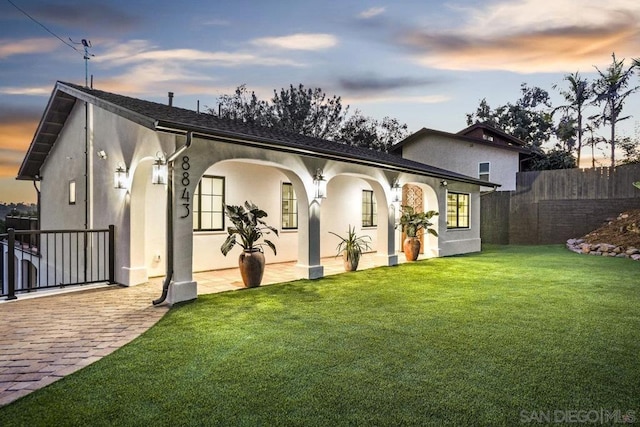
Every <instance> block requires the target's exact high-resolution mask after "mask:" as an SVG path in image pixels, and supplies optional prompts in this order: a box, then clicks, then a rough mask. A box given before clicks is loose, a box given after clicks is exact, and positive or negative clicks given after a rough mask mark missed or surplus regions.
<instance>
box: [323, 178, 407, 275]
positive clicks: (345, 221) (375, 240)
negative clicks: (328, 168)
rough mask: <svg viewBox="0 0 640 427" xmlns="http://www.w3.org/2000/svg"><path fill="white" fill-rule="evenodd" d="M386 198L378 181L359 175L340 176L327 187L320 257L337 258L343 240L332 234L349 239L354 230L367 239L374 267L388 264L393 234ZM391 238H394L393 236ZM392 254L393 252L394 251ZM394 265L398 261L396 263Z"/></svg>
mask: <svg viewBox="0 0 640 427" xmlns="http://www.w3.org/2000/svg"><path fill="white" fill-rule="evenodd" d="M388 204H389V203H388V200H387V195H386V194H385V192H384V190H383V188H382V186H381V185H380V183H379V182H377V181H375V180H373V179H371V178H370V177H368V176H364V175H360V174H350V173H347V174H338V175H336V176H334V177H333V178H331V179H330V180H329V182H328V184H327V198H326V199H324V200H323V201H322V205H321V229H320V241H321V254H322V257H333V256H336V255H338V254H337V253H336V249H337V248H336V247H337V245H338V243H339V242H340V239H339V238H338V237H336V236H334V235H333V234H331V233H330V232H333V233H336V234H338V235H340V236H343V237H344V236H346V234H347V232H348V230H349V228H350V227H351V228H353V229H355V231H356V234H357V235H358V236H366V238H367V241H368V242H369V249H368V250H367V251H366V252H370V253H376V257H375V258H372V262H373V264H372V265H371V266H373V265H389V262H390V261H389V255H393V256H394V259H395V255H394V254H388V253H387V252H388V251H389V249H388V248H389V243H390V240H392V237H393V233H389V228H390V227H391V228H392V227H393V223H392V222H390V219H389V209H388ZM390 236H391V237H390ZM392 252H393V250H392ZM393 264H395V261H393Z"/></svg>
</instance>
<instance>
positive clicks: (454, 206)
mask: <svg viewBox="0 0 640 427" xmlns="http://www.w3.org/2000/svg"><path fill="white" fill-rule="evenodd" d="M447 228H450V229H451V228H469V195H468V194H464V193H451V192H450V193H448V194H447Z"/></svg>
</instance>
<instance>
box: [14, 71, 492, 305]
mask: <svg viewBox="0 0 640 427" xmlns="http://www.w3.org/2000/svg"><path fill="white" fill-rule="evenodd" d="M164 165H166V166H167V168H168V180H164V179H162V177H161V175H154V172H158V171H159V170H161V166H164ZM85 177H86V178H85ZM152 178H153V179H152ZM18 179H22V180H33V181H34V182H37V183H38V184H39V186H40V216H41V228H42V229H43V230H47V229H70V228H79V227H80V225H81V224H84V227H85V228H87V229H94V228H105V227H107V226H109V225H114V226H115V242H116V243H115V246H116V249H115V254H114V256H115V266H116V267H115V269H116V271H115V273H114V274H115V281H116V282H118V283H121V284H124V285H135V284H139V283H144V282H146V281H148V279H149V277H154V276H163V275H167V278H168V279H167V281H166V282H165V283H167V290H168V295H167V299H168V302H169V303H171V304H173V303H176V302H180V301H186V300H191V299H194V298H196V295H197V283H196V281H194V276H193V273H194V272H198V271H206V270H216V269H222V268H229V267H235V266H237V255H238V254H239V249H238V248H236V249H234V252H232V253H231V254H230V256H228V257H224V256H223V255H222V254H221V252H220V246H221V244H222V242H223V241H224V240H225V238H226V235H227V233H226V227H227V226H228V223H227V221H226V220H225V217H224V214H223V205H224V204H230V205H239V204H243V203H244V201H246V200H250V201H252V202H254V203H255V204H257V205H258V206H259V207H260V208H262V209H263V210H265V211H266V212H267V213H268V214H269V216H268V218H266V220H267V222H268V223H269V225H272V226H275V227H277V228H278V229H279V231H280V233H279V234H280V236H279V238H277V239H275V243H276V245H277V248H278V253H277V256H273V254H270V253H269V254H267V263H277V262H287V261H295V262H296V267H295V268H296V272H297V274H298V276H299V277H300V278H311V279H314V278H319V277H322V276H323V266H322V258H323V257H328V256H333V255H334V248H335V246H336V243H337V242H336V240H335V236H332V235H331V234H330V233H329V232H330V231H333V232H337V233H343V232H345V231H346V230H347V228H348V226H349V225H352V226H356V229H357V232H358V234H363V235H368V236H370V237H371V239H372V249H373V250H374V251H375V253H376V259H377V263H378V264H379V265H395V264H397V262H398V254H397V252H398V249H397V248H399V247H401V245H400V244H399V243H400V239H401V236H400V232H399V231H397V230H396V229H395V224H396V217H397V215H398V212H399V206H400V203H404V204H410V205H413V206H414V207H416V208H417V209H419V210H425V211H426V210H436V211H438V212H440V215H439V216H438V217H436V218H437V222H438V223H437V225H436V228H437V230H438V233H439V236H438V237H434V236H428V237H425V238H424V239H425V242H424V245H423V247H424V250H423V252H424V255H423V256H424V257H431V256H447V255H454V254H460V253H467V252H474V251H479V250H480V230H479V224H480V222H479V221H480V218H479V216H480V204H479V200H480V186H481V185H483V184H485V181H483V180H481V179H479V178H476V177H469V176H466V175H464V174H461V173H458V172H452V171H449V170H445V169H442V168H439V167H435V166H433V165H428V164H426V163H424V162H419V161H414V160H409V159H408V158H402V157H399V156H396V155H391V154H387V153H381V152H377V151H373V150H369V149H363V148H357V147H351V146H348V145H346V144H340V143H336V142H332V141H327V140H322V139H317V138H311V137H306V136H301V135H297V134H291V133H286V132H280V131H276V130H274V129H270V128H263V127H255V126H251V125H247V124H243V123H238V122H230V121H227V120H221V119H218V118H216V117H214V116H212V115H209V114H200V113H198V112H195V111H191V110H186V109H182V108H176V107H173V106H171V105H164V104H158V103H154V102H148V101H144V100H140V99H135V98H130V97H126V96H122V95H118V94H114V93H108V92H104V91H101V90H96V89H93V88H87V87H83V86H79V85H75V84H71V83H63V82H58V83H57V84H56V85H55V87H54V89H53V92H52V94H51V98H50V99H49V102H48V105H47V107H46V109H45V111H44V115H43V117H42V119H41V122H40V124H39V126H38V128H37V131H36V134H35V136H34V138H33V141H32V143H31V145H30V147H29V149H28V151H27V154H26V156H25V158H24V161H23V163H22V165H21V167H20V170H19V174H18ZM491 185H493V184H491ZM400 191H401V192H402V194H400ZM401 198H402V199H401ZM42 250H46V248H43V249H42ZM267 268H268V267H267Z"/></svg>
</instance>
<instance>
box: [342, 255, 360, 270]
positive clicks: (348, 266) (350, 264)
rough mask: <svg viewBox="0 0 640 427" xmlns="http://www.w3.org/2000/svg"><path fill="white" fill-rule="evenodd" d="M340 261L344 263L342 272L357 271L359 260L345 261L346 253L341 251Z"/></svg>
mask: <svg viewBox="0 0 640 427" xmlns="http://www.w3.org/2000/svg"><path fill="white" fill-rule="evenodd" d="M342 261H343V262H344V271H356V270H357V269H358V262H359V261H360V259H355V260H354V259H350V260H347V251H343V252H342Z"/></svg>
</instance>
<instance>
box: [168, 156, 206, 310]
mask: <svg viewBox="0 0 640 427" xmlns="http://www.w3.org/2000/svg"><path fill="white" fill-rule="evenodd" d="M187 146H188V144H187ZM192 151H193V150H191V151H190V150H186V153H188V155H186V154H185V155H181V156H179V157H178V158H177V159H175V163H174V162H173V161H171V162H170V166H169V189H170V190H172V191H171V194H169V197H170V200H167V203H171V206H172V209H171V212H170V215H169V216H170V218H169V221H171V224H173V227H172V230H167V233H168V237H169V239H168V242H167V243H169V242H171V243H172V244H173V251H172V254H173V278H172V280H171V285H170V286H169V292H168V294H167V302H168V303H169V304H170V305H173V304H175V303H178V302H183V301H191V300H194V299H196V298H197V297H198V285H197V283H196V282H195V281H194V280H193V208H192V205H191V202H190V201H191V200H190V199H186V198H185V197H186V196H185V195H186V194H188V195H189V196H190V195H192V194H193V193H194V190H195V188H196V186H197V185H198V181H199V177H200V176H201V175H202V172H201V171H200V170H198V169H201V168H202V166H201V165H198V157H197V155H196V154H197V153H195V154H194V153H193V152H192ZM201 157H204V156H201ZM197 166H200V168H198V167H197ZM169 250H170V249H169ZM167 274H169V272H167Z"/></svg>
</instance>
